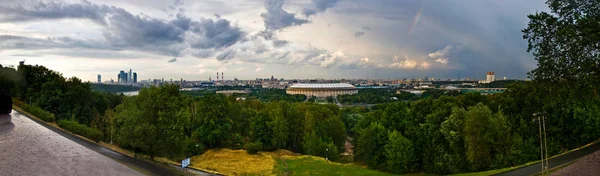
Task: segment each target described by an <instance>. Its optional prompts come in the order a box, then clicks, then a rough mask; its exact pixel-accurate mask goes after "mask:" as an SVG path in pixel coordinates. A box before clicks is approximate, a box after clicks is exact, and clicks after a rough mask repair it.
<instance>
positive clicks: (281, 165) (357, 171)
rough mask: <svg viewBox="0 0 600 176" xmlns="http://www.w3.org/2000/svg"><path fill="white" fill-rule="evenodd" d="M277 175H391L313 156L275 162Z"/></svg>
mask: <svg viewBox="0 0 600 176" xmlns="http://www.w3.org/2000/svg"><path fill="white" fill-rule="evenodd" d="M276 170H277V172H278V174H279V175H393V174H391V173H385V172H380V171H376V170H371V169H367V168H365V167H362V166H358V165H355V164H340V163H334V162H328V161H325V159H323V158H320V157H313V156H301V157H296V158H287V159H283V160H278V161H277V166H276Z"/></svg>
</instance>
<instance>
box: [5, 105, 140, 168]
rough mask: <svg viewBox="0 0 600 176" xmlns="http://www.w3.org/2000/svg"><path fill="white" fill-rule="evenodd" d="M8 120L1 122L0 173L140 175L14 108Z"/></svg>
mask: <svg viewBox="0 0 600 176" xmlns="http://www.w3.org/2000/svg"><path fill="white" fill-rule="evenodd" d="M3 118H5V119H6V116H5V117H3ZM11 121H12V122H10V123H8V124H3V125H0V175H142V174H141V173H140V172H138V171H136V170H133V169H131V168H129V167H127V166H126V165H123V164H121V163H119V162H117V161H115V160H112V159H111V158H108V157H106V156H104V155H101V154H100V153H97V152H95V151H93V150H90V149H88V148H86V147H84V146H82V145H79V144H78V143H76V142H74V141H72V140H70V139H67V138H66V137H64V136H61V135H60V134H57V133H55V132H54V131H52V130H49V129H48V128H45V127H44V126H41V125H40V124H38V123H36V122H34V121H32V120H31V119H29V118H27V117H25V116H23V115H21V114H20V113H18V112H16V111H13V112H12V113H11Z"/></svg>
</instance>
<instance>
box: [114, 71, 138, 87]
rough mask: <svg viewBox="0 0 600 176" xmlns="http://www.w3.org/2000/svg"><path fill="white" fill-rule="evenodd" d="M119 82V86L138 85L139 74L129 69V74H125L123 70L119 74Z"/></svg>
mask: <svg viewBox="0 0 600 176" xmlns="http://www.w3.org/2000/svg"><path fill="white" fill-rule="evenodd" d="M117 82H118V83H119V84H134V83H137V73H136V72H133V71H132V70H131V69H129V72H125V71H124V70H121V71H120V72H119V74H117Z"/></svg>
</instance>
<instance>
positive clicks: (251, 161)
mask: <svg viewBox="0 0 600 176" xmlns="http://www.w3.org/2000/svg"><path fill="white" fill-rule="evenodd" d="M296 155H298V154H295V153H292V152H290V151H286V150H277V151H275V152H258V153H257V154H254V155H251V154H248V153H246V151H245V150H231V149H211V150H208V151H206V153H204V154H202V155H200V156H194V157H192V158H191V162H192V163H191V165H192V166H193V167H195V168H201V169H207V170H212V171H216V172H218V173H221V174H226V175H273V168H274V167H275V159H274V157H280V156H281V157H290V156H296Z"/></svg>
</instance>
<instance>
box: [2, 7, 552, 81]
mask: <svg viewBox="0 0 600 176" xmlns="http://www.w3.org/2000/svg"><path fill="white" fill-rule="evenodd" d="M515 3H516V4H519V6H518V7H514V5H512V4H515ZM463 4H469V6H463ZM545 6H546V5H545V4H544V3H543V2H542V1H539V2H538V1H527V2H521V1H460V2H441V1H402V2H397V1H393V0H378V1H368V2H366V1H365V2H363V1H344V0H322V1H309V0H303V1H301V0H287V1H283V0H267V1H251V2H248V1H239V2H238V1H203V2H192V1H179V0H177V1H165V2H162V1H149V2H147V1H127V2H121V1H113V0H109V1H99V0H91V1H89V2H81V1H53V2H47V1H31V2H27V3H24V2H20V1H14V2H12V1H11V3H4V4H3V5H0V12H1V13H0V28H1V29H2V30H0V32H2V35H0V47H1V48H2V51H1V52H0V58H1V59H0V64H3V65H15V63H17V62H18V61H21V60H26V62H27V63H28V64H34V65H35V64H40V65H44V66H46V67H48V68H50V69H53V70H57V71H59V72H61V73H64V75H65V76H68V77H70V76H77V77H79V78H81V79H82V80H84V81H91V82H95V80H96V79H97V78H96V76H97V75H98V74H100V75H103V76H102V78H103V80H110V79H114V80H117V78H116V75H114V73H115V72H117V71H119V70H120V69H119V68H133V69H135V70H136V71H137V72H138V73H143V77H140V78H138V80H146V79H156V78H165V79H175V80H178V79H180V78H183V79H184V80H207V79H208V78H209V77H210V76H213V77H214V76H215V75H214V74H215V72H225V73H227V75H226V76H225V79H226V80H227V79H230V80H232V79H233V78H238V79H244V80H251V79H254V78H266V77H270V76H271V75H276V76H277V77H283V78H286V79H314V78H324V79H341V78H348V79H353V78H362V79H367V78H371V79H385V78H387V79H397V78H412V77H435V78H441V79H448V78H450V79H455V78H457V77H462V78H465V77H469V78H472V79H479V80H482V79H486V78H485V73H486V72H495V73H496V75H498V77H508V78H513V79H525V78H526V73H527V72H528V71H530V70H532V69H533V68H535V66H536V65H535V60H534V59H533V56H532V55H531V54H530V53H527V52H526V50H525V48H526V46H527V45H526V41H524V40H523V39H522V38H521V36H522V34H521V32H520V30H521V29H524V28H525V27H526V25H527V22H528V19H527V18H526V15H527V14H531V13H535V12H536V11H547V8H546V7H545ZM59 8H61V10H62V11H59V10H57V9H59ZM67 12H73V13H67ZM142 13H143V15H141V14H142ZM133 24H137V25H133Z"/></svg>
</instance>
